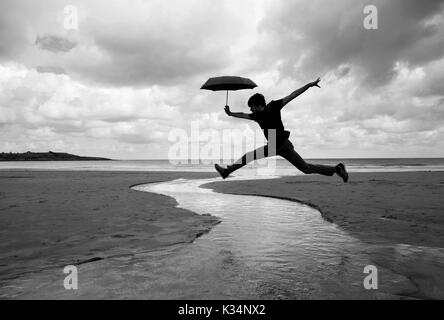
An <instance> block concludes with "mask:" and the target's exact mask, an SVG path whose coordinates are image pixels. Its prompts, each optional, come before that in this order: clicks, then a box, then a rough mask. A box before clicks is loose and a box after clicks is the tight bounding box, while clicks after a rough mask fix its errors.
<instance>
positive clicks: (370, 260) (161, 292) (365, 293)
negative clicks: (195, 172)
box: [2, 177, 444, 299]
mask: <svg viewBox="0 0 444 320" xmlns="http://www.w3.org/2000/svg"><path fill="white" fill-rule="evenodd" d="M234 179H237V178H234ZM241 179H245V177H242V178H241ZM213 181H217V179H214V178H213V179H201V180H187V179H179V180H174V181H168V182H161V183H153V184H146V185H139V186H136V187H133V189H135V190H138V191H143V192H154V193H159V194H163V195H166V196H170V197H173V198H175V199H176V201H177V203H178V207H180V208H184V209H187V210H191V211H193V212H196V213H198V214H211V215H215V216H218V217H219V218H220V219H221V223H219V224H218V225H216V226H215V227H213V228H212V229H211V231H210V232H209V233H207V234H204V235H202V236H201V237H199V238H197V239H196V240H195V241H194V242H193V243H190V244H185V245H184V244H181V245H176V246H170V247H167V248H162V249H159V250H154V251H149V252H136V253H134V254H131V255H123V256H120V257H112V256H111V257H106V258H105V259H103V260H101V261H96V262H94V263H88V264H84V265H81V266H79V267H80V270H79V278H80V279H79V282H80V283H79V287H80V288H79V290H76V291H68V290H64V289H63V286H62V285H61V284H62V282H61V281H60V275H58V276H57V277H58V278H57V279H58V280H57V281H56V280H55V276H54V274H49V273H46V274H45V273H41V274H37V275H32V276H29V277H28V278H23V279H18V280H17V281H15V282H12V283H11V284H10V285H9V287H8V288H3V289H6V290H9V293H11V295H9V297H21V298H23V297H24V298H30V297H32V298H35V297H40V298H67V299H72V298H84V299H89V298H94V299H100V298H109V299H113V298H143V299H374V298H382V299H384V298H402V297H417V298H430V297H434V298H436V297H441V298H442V297H443V288H444V285H443V283H442V281H443V280H442V279H443V277H442V275H443V271H442V270H444V268H443V266H444V251H443V249H442V248H425V247H424V248H423V247H412V246H407V245H401V244H399V245H376V244H372V245H370V244H367V243H363V242H361V241H360V240H358V239H356V238H354V237H352V236H351V235H349V234H348V233H346V232H345V231H343V230H342V229H340V228H339V227H337V226H336V225H335V224H333V223H330V222H327V221H325V220H324V219H323V218H322V217H321V215H320V212H319V211H317V210H315V209H313V208H311V207H308V206H305V205H302V204H299V203H296V202H292V201H287V200H281V199H274V198H268V197H259V196H244V195H229V194H222V193H216V192H213V191H212V190H210V189H205V188H201V187H200V186H201V185H203V184H206V183H209V182H213ZM375 253H376V254H375ZM374 257H378V259H377V260H376V261H375V259H374ZM367 265H375V266H376V267H377V268H378V290H366V289H365V288H364V285H363V283H364V279H365V277H366V276H367V274H365V273H364V268H365V266H367ZM412 266H418V268H417V270H416V269H415V268H414V267H412ZM409 272H410V273H409ZM418 274H419V276H418ZM415 275H416V278H415ZM415 279H420V281H419V282H418V281H417V280H415ZM30 287H32V288H33V290H30V289H29V288H30ZM14 290H15V291H16V292H18V291H21V292H22V294H17V295H13V294H12V293H13V292H14ZM2 291H3V292H4V291H5V290H2ZM24 291H25V292H26V294H23V292H24ZM7 296H8V295H6V296H5V295H3V297H7Z"/></svg>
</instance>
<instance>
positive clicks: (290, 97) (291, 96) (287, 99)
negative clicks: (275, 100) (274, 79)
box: [282, 78, 321, 107]
mask: <svg viewBox="0 0 444 320" xmlns="http://www.w3.org/2000/svg"><path fill="white" fill-rule="evenodd" d="M319 81H321V79H320V78H317V79H316V80H315V81H313V82H310V83H307V84H306V85H305V86H303V87H301V88H299V89H297V90H295V91H293V92H292V93H290V94H289V95H288V96H286V97H285V98H283V99H282V104H283V105H282V107H283V106H285V105H286V104H287V103H289V102H290V101H291V100H293V99H294V98H296V97H297V96H300V95H301V94H303V93H304V92H305V91H307V90H308V89H309V88H311V87H318V88H320V86H319Z"/></svg>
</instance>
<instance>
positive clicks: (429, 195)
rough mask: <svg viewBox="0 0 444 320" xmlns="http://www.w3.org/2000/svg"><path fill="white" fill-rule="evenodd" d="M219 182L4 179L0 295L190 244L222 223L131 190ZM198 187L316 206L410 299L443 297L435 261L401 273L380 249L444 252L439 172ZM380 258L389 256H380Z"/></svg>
mask: <svg viewBox="0 0 444 320" xmlns="http://www.w3.org/2000/svg"><path fill="white" fill-rule="evenodd" d="M215 176H216V174H211V173H192V172H121V171H40V170H39V171H32V170H25V171H24V170H10V171H1V170H0V181H1V183H0V200H1V201H0V203H1V205H0V226H1V229H0V241H1V242H0V286H2V285H6V284H7V283H8V280H11V279H14V278H20V277H21V276H22V275H24V274H28V275H27V276H28V277H29V273H34V272H35V273H36V274H37V273H38V272H39V271H42V270H46V269H51V268H61V267H63V266H65V265H69V264H74V265H84V264H87V263H94V262H96V261H98V262H99V263H100V260H103V259H106V258H107V257H109V258H114V257H119V256H125V255H129V256H132V255H136V254H137V253H146V252H150V251H152V250H156V251H157V250H160V252H161V251H163V250H165V249H167V248H168V247H169V246H174V245H185V244H187V243H191V242H193V241H194V240H195V239H196V238H197V237H199V236H200V235H202V234H204V233H207V232H209V231H210V230H211V229H212V227H214V226H215V225H216V224H218V223H219V222H221V220H220V219H219V218H217V217H214V216H206V215H198V214H196V213H194V212H191V211H188V210H184V209H181V208H177V207H176V205H177V202H176V200H175V199H173V198H171V197H168V196H164V195H160V194H154V193H146V192H140V191H136V190H132V189H130V188H131V186H135V185H139V184H146V183H150V182H161V181H168V180H173V179H178V178H187V179H199V178H210V177H215ZM204 187H205V188H212V189H213V190H214V191H215V192H222V193H229V194H244V195H256V196H265V197H274V198H279V199H285V200H289V201H296V202H300V203H303V204H306V205H309V206H312V207H314V208H316V209H317V210H318V211H320V212H321V214H322V216H323V218H324V219H325V220H327V221H330V222H332V223H334V224H336V225H337V226H339V227H340V228H341V229H342V230H344V231H346V232H348V233H350V234H351V235H352V236H353V237H355V238H357V239H359V240H361V241H365V242H369V243H372V244H376V245H378V244H381V246H380V247H378V246H376V247H375V248H376V249H375V251H374V252H367V253H368V254H370V255H371V257H372V259H373V261H375V263H377V264H378V265H382V266H384V267H385V268H387V269H391V270H394V271H396V272H398V273H401V274H403V275H404V276H406V277H408V278H409V279H411V281H412V283H414V284H415V286H416V287H417V293H416V294H413V296H415V297H417V298H441V297H442V295H441V291H442V290H441V289H442V288H443V287H444V283H442V282H443V281H444V278H442V271H440V270H439V268H440V267H439V265H436V267H434V265H433V263H434V262H433V261H432V262H431V263H430V262H427V260H424V259H429V258H430V257H433V253H431V255H430V254H429V255H427V258H425V257H423V258H421V259H422V260H417V259H416V258H415V260H408V261H404V260H402V261H404V262H402V264H399V255H398V258H397V259H398V260H397V261H398V262H396V265H394V264H393V263H395V262H393V263H392V261H390V260H387V256H389V257H390V256H391V255H392V254H396V253H390V252H389V253H388V254H387V251H386V250H387V249H383V248H384V246H385V245H393V246H394V247H397V246H398V245H401V247H400V250H404V249H403V248H404V247H403V246H404V245H410V246H414V247H415V248H419V249H420V250H422V249H421V248H424V249H426V250H428V251H430V250H431V249H433V248H437V250H438V251H437V252H441V251H442V249H440V248H442V247H443V244H444V242H443V240H444V235H443V234H444V233H443V232H442V231H443V230H444V217H443V214H442V213H441V211H442V208H443V204H444V203H443V202H444V200H442V199H441V198H442V197H441V196H442V193H443V190H444V189H443V188H444V172H393V173H352V174H351V181H350V182H349V183H348V184H344V183H342V181H340V180H339V178H337V177H335V178H330V177H322V176H308V175H305V176H300V175H299V176H292V177H281V178H279V179H263V180H258V179H255V180H243V181H241V180H237V179H236V180H233V181H230V180H229V179H227V180H220V181H217V182H212V183H209V184H205V185H204ZM378 248H379V249H378ZM385 248H387V247H385ZM381 250H385V252H383V253H382V254H381V252H382V251H381ZM407 250H410V249H408V248H407ZM433 250H434V249H433ZM430 252H433V251H430ZM439 254H441V253H439ZM402 257H404V256H402ZM405 257H407V256H405ZM402 259H404V258H402ZM406 259H407V258H406ZM408 259H410V258H408ZM436 268H438V269H436ZM424 279H425V280H424ZM431 285H437V287H438V288H439V291H437V292H436V293H433V292H432V293H430V290H426V289H425V288H430V286H431Z"/></svg>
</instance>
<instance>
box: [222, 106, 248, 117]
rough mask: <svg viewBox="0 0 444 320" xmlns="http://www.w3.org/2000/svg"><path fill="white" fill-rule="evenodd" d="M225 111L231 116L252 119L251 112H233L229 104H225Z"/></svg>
mask: <svg viewBox="0 0 444 320" xmlns="http://www.w3.org/2000/svg"><path fill="white" fill-rule="evenodd" d="M225 113H226V114H228V115H229V116H230V117H235V118H241V119H248V120H251V118H250V115H249V114H247V113H243V112H231V111H230V107H229V106H225Z"/></svg>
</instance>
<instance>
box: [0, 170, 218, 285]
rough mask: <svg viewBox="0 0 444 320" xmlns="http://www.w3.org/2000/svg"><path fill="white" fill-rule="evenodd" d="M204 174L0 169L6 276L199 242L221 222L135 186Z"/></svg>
mask: <svg viewBox="0 0 444 320" xmlns="http://www.w3.org/2000/svg"><path fill="white" fill-rule="evenodd" d="M180 177H188V178H201V177H208V174H200V173H176V172H169V173H143V172H137V173H131V172H85V171H84V172H72V171H71V172H62V171H8V172H6V171H0V285H1V281H2V280H7V279H13V278H16V277H20V275H23V274H26V273H30V272H38V271H39V270H45V269H48V268H59V267H60V266H62V267H63V266H66V265H68V264H83V263H88V262H94V261H98V260H101V259H106V258H107V257H110V256H116V255H119V254H126V253H128V252H135V251H137V250H142V251H149V250H151V249H156V248H159V247H165V246H170V245H174V244H178V243H189V242H192V241H193V240H194V239H195V238H196V237H198V236H200V235H202V234H203V233H205V232H208V231H209V230H210V229H211V227H212V226H213V225H214V224H216V223H218V222H219V220H218V219H217V218H215V217H209V216H200V215H197V214H195V213H193V212H190V211H186V210H183V209H179V208H175V205H176V201H175V200H174V199H172V198H169V197H166V196H162V195H157V194H150V193H142V192H138V191H134V190H131V189H130V188H129V187H130V186H131V185H135V184H140V183H147V182H156V181H167V180H172V179H177V178H180Z"/></svg>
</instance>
